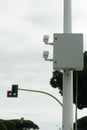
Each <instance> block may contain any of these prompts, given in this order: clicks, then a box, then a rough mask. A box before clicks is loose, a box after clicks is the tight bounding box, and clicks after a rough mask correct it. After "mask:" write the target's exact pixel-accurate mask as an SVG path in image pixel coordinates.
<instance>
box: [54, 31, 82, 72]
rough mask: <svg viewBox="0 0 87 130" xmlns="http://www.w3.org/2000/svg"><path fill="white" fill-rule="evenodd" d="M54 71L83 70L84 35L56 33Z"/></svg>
mask: <svg viewBox="0 0 87 130" xmlns="http://www.w3.org/2000/svg"><path fill="white" fill-rule="evenodd" d="M53 40H54V41H53V44H54V45H53V69H54V70H66V69H70V70H82V69H83V34H77V33H76V34H73V33H64V34H58V33H54V36H53Z"/></svg>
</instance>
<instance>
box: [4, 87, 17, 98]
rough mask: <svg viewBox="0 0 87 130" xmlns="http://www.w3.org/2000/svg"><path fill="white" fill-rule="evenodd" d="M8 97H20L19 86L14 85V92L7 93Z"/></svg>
mask: <svg viewBox="0 0 87 130" xmlns="http://www.w3.org/2000/svg"><path fill="white" fill-rule="evenodd" d="M7 97H18V85H12V91H7Z"/></svg>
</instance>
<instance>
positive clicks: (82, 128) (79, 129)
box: [74, 116, 87, 130]
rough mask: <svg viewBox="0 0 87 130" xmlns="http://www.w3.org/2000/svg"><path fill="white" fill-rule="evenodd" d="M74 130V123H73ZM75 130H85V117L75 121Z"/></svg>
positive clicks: (86, 127) (86, 128) (86, 126)
mask: <svg viewBox="0 0 87 130" xmlns="http://www.w3.org/2000/svg"><path fill="white" fill-rule="evenodd" d="M74 129H75V123H74ZM77 130H87V116H85V117H82V118H80V119H78V120H77Z"/></svg>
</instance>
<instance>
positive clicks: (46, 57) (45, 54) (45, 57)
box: [43, 51, 49, 60]
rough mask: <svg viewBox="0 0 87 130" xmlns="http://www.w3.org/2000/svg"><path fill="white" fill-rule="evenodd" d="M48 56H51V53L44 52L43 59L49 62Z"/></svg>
mask: <svg viewBox="0 0 87 130" xmlns="http://www.w3.org/2000/svg"><path fill="white" fill-rule="evenodd" d="M48 56H49V51H44V52H43V58H44V59H45V60H47V59H48Z"/></svg>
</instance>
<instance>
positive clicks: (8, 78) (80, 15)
mask: <svg viewBox="0 0 87 130" xmlns="http://www.w3.org/2000/svg"><path fill="white" fill-rule="evenodd" d="M72 9H73V11H72V12H73V32H77V33H83V34H84V50H87V0H83V1H82V0H72ZM55 32H56V33H62V32H63V0H0V118H3V119H7V118H9V119H11V118H21V117H24V118H25V119H30V120H32V121H34V122H35V123H37V124H38V125H39V126H40V128H41V129H42V130H44V129H50V130H53V129H54V130H56V129H57V127H56V125H57V124H58V125H60V124H61V122H62V108H61V106H60V105H59V104H58V103H57V102H56V101H55V100H54V99H52V98H51V97H48V96H44V95H42V94H35V93H29V92H21V91H19V96H18V98H16V99H8V98H7V97H6V96H7V90H10V89H11V85H12V84H15V83H16V84H18V85H19V87H20V88H27V89H36V90H43V91H47V92H50V93H52V94H53V95H55V96H56V97H57V98H58V99H59V100H61V101H62V97H61V96H60V95H59V93H58V90H57V89H53V88H51V86H50V85H49V81H50V78H51V76H52V70H53V68H52V63H51V62H45V61H44V59H43V58H42V53H43V51H44V50H49V51H50V56H49V57H50V58H52V46H51V47H50V46H46V45H44V43H43V40H42V39H43V35H44V34H49V35H50V41H52V38H53V33H55ZM86 114H87V110H86V109H84V110H82V111H79V115H78V117H81V116H84V115H86Z"/></svg>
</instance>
